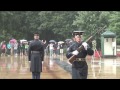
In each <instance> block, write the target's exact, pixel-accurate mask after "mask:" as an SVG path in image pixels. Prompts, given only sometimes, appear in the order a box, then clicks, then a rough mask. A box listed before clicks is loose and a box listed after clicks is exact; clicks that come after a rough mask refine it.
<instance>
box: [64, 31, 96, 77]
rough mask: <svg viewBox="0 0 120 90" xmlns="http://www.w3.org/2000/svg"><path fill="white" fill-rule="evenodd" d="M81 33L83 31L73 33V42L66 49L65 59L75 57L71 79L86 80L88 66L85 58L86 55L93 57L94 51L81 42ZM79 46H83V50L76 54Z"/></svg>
mask: <svg viewBox="0 0 120 90" xmlns="http://www.w3.org/2000/svg"><path fill="white" fill-rule="evenodd" d="M83 33H84V32H83V31H74V32H73V35H74V38H75V41H74V43H73V44H72V45H71V46H70V47H69V48H68V49H67V53H66V57H67V58H70V57H71V56H73V55H76V60H75V61H74V62H73V63H72V79H87V75H88V65H87V62H86V59H85V58H86V56H87V55H93V53H94V51H93V50H92V49H91V48H90V47H89V45H88V44H87V43H86V42H84V41H82V40H81V37H82V34H83ZM81 45H83V46H84V49H83V50H81V51H80V52H78V51H77V48H78V47H80V46H81Z"/></svg>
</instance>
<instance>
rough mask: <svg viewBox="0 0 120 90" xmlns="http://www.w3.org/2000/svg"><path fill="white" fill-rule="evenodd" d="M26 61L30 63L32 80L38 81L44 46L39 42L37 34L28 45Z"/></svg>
mask: <svg viewBox="0 0 120 90" xmlns="http://www.w3.org/2000/svg"><path fill="white" fill-rule="evenodd" d="M28 59H29V61H31V63H30V71H31V72H32V78H33V79H40V74H41V72H42V61H44V46H43V44H42V42H41V41H40V40H39V33H34V40H33V41H32V42H31V43H30V45H29V49H28Z"/></svg>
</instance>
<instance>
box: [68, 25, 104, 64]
mask: <svg viewBox="0 0 120 90" xmlns="http://www.w3.org/2000/svg"><path fill="white" fill-rule="evenodd" d="M105 27H106V26H104V27H103V28H102V29H101V30H98V31H97V32H96V33H95V34H94V35H92V36H90V37H89V38H88V39H87V40H86V43H89V42H90V41H91V40H92V39H93V37H94V36H95V35H96V34H97V33H99V32H101V31H102V30H103V29H104V28H105ZM83 48H84V47H83V45H81V46H80V47H79V48H78V49H77V50H78V51H79V52H80V51H81V50H82V49H83ZM75 59H76V56H75V55H73V56H71V57H70V58H69V59H68V60H69V62H70V63H71V64H72V63H73V62H74V61H75Z"/></svg>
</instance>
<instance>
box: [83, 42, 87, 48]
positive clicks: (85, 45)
mask: <svg viewBox="0 0 120 90" xmlns="http://www.w3.org/2000/svg"><path fill="white" fill-rule="evenodd" d="M82 45H83V46H84V48H85V50H87V45H88V44H87V43H86V42H83V43H82Z"/></svg>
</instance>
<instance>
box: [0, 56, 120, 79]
mask: <svg viewBox="0 0 120 90" xmlns="http://www.w3.org/2000/svg"><path fill="white" fill-rule="evenodd" d="M87 63H88V67H89V69H88V71H89V73H88V79H119V78H120V58H115V59H108V58H106V59H101V60H99V59H96V60H94V61H93V60H92V61H91V58H89V59H88V60H87ZM31 77H32V75H31V72H30V71H29V62H28V58H27V56H17V57H15V56H6V57H4V56H3V57H0V79H31ZM41 78H42V79H71V65H70V64H69V63H68V61H67V59H66V57H65V56H64V55H60V56H56V57H49V56H45V60H44V63H43V72H42V74H41Z"/></svg>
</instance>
